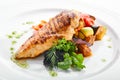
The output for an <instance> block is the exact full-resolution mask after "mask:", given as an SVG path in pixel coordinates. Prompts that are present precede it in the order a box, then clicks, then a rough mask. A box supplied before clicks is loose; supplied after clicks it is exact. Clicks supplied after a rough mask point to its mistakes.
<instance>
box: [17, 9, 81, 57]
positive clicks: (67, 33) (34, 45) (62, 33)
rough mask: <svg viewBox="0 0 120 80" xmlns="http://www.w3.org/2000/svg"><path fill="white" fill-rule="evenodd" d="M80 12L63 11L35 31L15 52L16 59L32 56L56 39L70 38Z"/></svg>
mask: <svg viewBox="0 0 120 80" xmlns="http://www.w3.org/2000/svg"><path fill="white" fill-rule="evenodd" d="M81 14H82V13H80V12H77V11H74V10H71V11H63V12H61V13H60V14H58V15H57V16H55V17H54V18H52V19H50V20H49V22H47V23H46V24H45V25H44V26H43V27H42V28H41V29H39V30H38V31H36V32H35V33H34V34H33V35H32V36H31V37H30V38H29V39H28V40H27V41H26V42H25V43H24V44H23V45H22V46H21V47H20V48H19V49H18V51H17V52H16V55H15V58H16V59H23V58H34V57H36V56H38V55H40V54H42V53H44V52H45V51H46V50H48V49H50V48H51V47H52V46H53V44H54V43H55V42H57V40H58V39H61V38H65V39H66V40H72V37H73V35H74V34H75V31H74V30H75V29H76V28H77V27H78V26H79V21H80V19H81V16H80V15H81Z"/></svg>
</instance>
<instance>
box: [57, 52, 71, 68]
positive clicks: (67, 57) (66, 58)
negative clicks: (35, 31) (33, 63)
mask: <svg viewBox="0 0 120 80" xmlns="http://www.w3.org/2000/svg"><path fill="white" fill-rule="evenodd" d="M71 65H72V58H71V57H70V55H69V54H68V53H65V55H64V61H63V62H58V67H59V68H61V69H63V70H67V69H69V68H70V67H71Z"/></svg>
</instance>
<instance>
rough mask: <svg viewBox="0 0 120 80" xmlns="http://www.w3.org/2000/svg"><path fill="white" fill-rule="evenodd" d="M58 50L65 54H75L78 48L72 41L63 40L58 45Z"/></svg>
mask: <svg viewBox="0 0 120 80" xmlns="http://www.w3.org/2000/svg"><path fill="white" fill-rule="evenodd" d="M56 49H58V50H63V51H65V52H74V51H75V49H76V46H75V44H74V43H73V42H71V41H67V40H65V39H61V40H58V44H57V45H56Z"/></svg>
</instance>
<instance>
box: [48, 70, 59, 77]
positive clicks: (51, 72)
mask: <svg viewBox="0 0 120 80" xmlns="http://www.w3.org/2000/svg"><path fill="white" fill-rule="evenodd" d="M49 74H50V75H51V76H53V77H56V76H57V72H55V71H49Z"/></svg>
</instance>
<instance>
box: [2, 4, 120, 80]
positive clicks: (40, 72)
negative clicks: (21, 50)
mask: <svg viewBox="0 0 120 80" xmlns="http://www.w3.org/2000/svg"><path fill="white" fill-rule="evenodd" d="M63 9H64V8H62V9H61V8H49V9H48V8H47V9H45V8H43V9H35V10H34V9H33V10H29V11H24V10H23V11H24V12H21V13H20V14H17V15H16V16H14V17H12V18H11V19H9V20H8V21H7V22H6V21H4V22H3V23H4V24H3V27H2V29H0V44H1V45H0V49H1V50H0V60H1V61H2V63H1V65H3V66H1V67H2V69H0V71H3V74H2V73H0V75H1V79H9V80H13V79H21V77H22V79H24V80H35V79H36V80H38V79H39V80H48V79H49V80H61V79H62V80H66V79H67V80H73V79H75V80H79V79H81V80H82V79H90V78H92V79H93V80H95V78H94V77H95V76H98V75H102V74H103V73H105V72H107V71H109V70H110V68H111V66H113V65H114V64H115V63H116V61H117V60H118V56H119V53H118V39H119V38H118V34H117V33H116V32H115V31H114V28H113V26H115V25H114V24H111V23H110V22H111V21H109V19H114V18H111V17H109V18H108V17H107V16H109V15H105V14H103V13H102V11H97V10H96V11H94V10H95V9H93V8H90V9H88V7H85V6H81V8H75V9H77V10H80V11H82V12H87V13H89V14H92V15H94V16H95V17H96V23H97V24H100V25H104V26H106V27H107V33H106V35H105V37H104V38H103V40H102V41H97V42H95V44H94V45H93V46H92V47H91V49H92V52H93V55H92V56H91V57H89V58H86V59H85V62H84V63H85V65H86V68H85V69H84V70H82V71H70V72H63V71H58V76H57V77H54V78H53V77H51V76H50V75H49V73H48V71H47V70H46V69H45V67H44V66H43V64H42V58H41V57H38V58H36V59H34V60H28V63H29V65H30V67H29V68H28V69H22V68H20V67H18V66H17V65H16V64H15V63H13V62H12V61H11V60H10V56H11V54H10V51H9V48H10V46H11V43H10V40H9V39H7V37H6V34H9V33H10V32H12V31H14V30H17V31H24V30H28V29H29V28H30V27H31V26H32V25H22V23H24V22H27V21H33V22H35V24H37V23H39V21H40V20H48V19H49V18H51V17H53V16H55V15H56V14H57V13H59V12H61V11H62V10H63ZM68 9H69V8H68ZM87 9H88V10H87ZM112 22H114V20H112ZM6 26H9V27H6ZM4 30H5V31H4ZM31 33H32V32H31V31H30V32H28V33H27V34H26V35H25V36H23V37H22V39H20V40H18V41H19V43H17V45H16V49H17V48H18V47H19V46H20V45H21V44H22V43H23V42H24V41H25V40H26V39H27V38H28V37H29V36H30V35H31ZM108 39H111V41H108ZM108 46H111V47H112V48H108ZM104 59H105V60H106V61H105V62H103V61H102V60H104ZM108 73H109V72H108ZM5 74H7V75H5ZM103 76H104V75H103ZM106 79H107V78H106ZM100 80H101V79H100Z"/></svg>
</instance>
